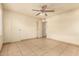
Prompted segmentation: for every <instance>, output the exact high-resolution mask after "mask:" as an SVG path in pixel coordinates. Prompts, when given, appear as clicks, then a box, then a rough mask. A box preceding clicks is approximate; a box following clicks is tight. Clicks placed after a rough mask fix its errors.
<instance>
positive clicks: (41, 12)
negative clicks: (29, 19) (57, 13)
mask: <svg viewBox="0 0 79 59" xmlns="http://www.w3.org/2000/svg"><path fill="white" fill-rule="evenodd" d="M32 10H33V11H37V12H38V13H37V14H36V16H38V15H40V14H43V13H44V15H45V16H47V12H54V10H48V9H47V5H43V6H42V7H41V9H39V10H36V9H32Z"/></svg>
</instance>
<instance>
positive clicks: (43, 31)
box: [42, 18, 47, 38]
mask: <svg viewBox="0 0 79 59" xmlns="http://www.w3.org/2000/svg"><path fill="white" fill-rule="evenodd" d="M46 23H47V22H46V19H45V18H44V19H43V20H42V38H46V36H47V35H46Z"/></svg>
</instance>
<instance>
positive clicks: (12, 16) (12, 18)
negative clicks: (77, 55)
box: [3, 10, 37, 42]
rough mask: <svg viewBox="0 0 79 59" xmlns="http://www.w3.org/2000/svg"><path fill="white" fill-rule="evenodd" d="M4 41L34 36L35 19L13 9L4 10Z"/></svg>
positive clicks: (35, 30) (35, 28)
mask: <svg viewBox="0 0 79 59" xmlns="http://www.w3.org/2000/svg"><path fill="white" fill-rule="evenodd" d="M3 18H4V39H5V41H4V42H14V41H20V40H23V39H29V38H36V36H37V25H36V24H37V23H36V22H37V19H36V18H33V17H29V16H26V15H23V14H20V13H16V12H13V11H8V10H4V17H3Z"/></svg>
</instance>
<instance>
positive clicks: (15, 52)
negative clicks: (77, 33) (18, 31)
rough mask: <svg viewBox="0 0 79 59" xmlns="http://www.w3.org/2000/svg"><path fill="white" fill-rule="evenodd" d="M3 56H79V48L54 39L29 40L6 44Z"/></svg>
mask: <svg viewBox="0 0 79 59" xmlns="http://www.w3.org/2000/svg"><path fill="white" fill-rule="evenodd" d="M0 55H1V56H78V55H79V47H78V46H76V45H71V44H67V43H63V42H59V41H56V40H52V39H46V38H40V39H29V40H24V41H19V42H14V43H9V44H4V45H3V48H2V50H1V52H0Z"/></svg>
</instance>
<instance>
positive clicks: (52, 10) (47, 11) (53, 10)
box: [45, 10, 55, 12]
mask: <svg viewBox="0 0 79 59" xmlns="http://www.w3.org/2000/svg"><path fill="white" fill-rule="evenodd" d="M45 12H55V10H45Z"/></svg>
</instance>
